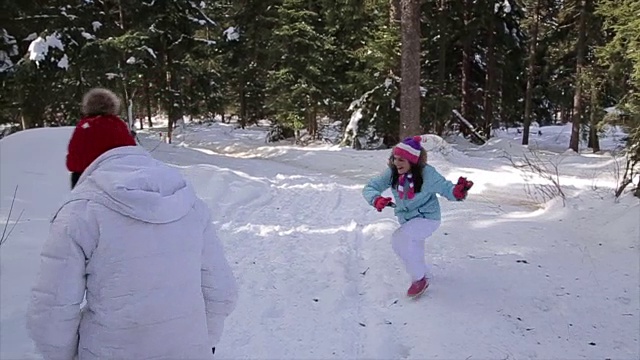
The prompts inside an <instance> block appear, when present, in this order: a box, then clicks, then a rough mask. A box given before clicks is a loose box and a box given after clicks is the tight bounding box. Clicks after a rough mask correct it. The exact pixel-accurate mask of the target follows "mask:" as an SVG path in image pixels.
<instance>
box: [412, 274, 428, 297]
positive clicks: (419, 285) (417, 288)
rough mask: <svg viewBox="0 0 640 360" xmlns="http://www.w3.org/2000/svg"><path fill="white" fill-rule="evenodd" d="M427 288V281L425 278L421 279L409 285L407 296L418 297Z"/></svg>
mask: <svg viewBox="0 0 640 360" xmlns="http://www.w3.org/2000/svg"><path fill="white" fill-rule="evenodd" d="M428 287H429V280H428V279H427V277H426V276H425V277H423V278H422V279H420V280H418V281H414V282H413V283H411V286H410V287H409V290H407V296H409V297H412V298H415V297H418V296H420V295H421V294H422V293H423V292H424V291H425V290H427V288H428Z"/></svg>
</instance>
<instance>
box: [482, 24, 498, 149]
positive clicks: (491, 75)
mask: <svg viewBox="0 0 640 360" xmlns="http://www.w3.org/2000/svg"><path fill="white" fill-rule="evenodd" d="M488 28H489V32H488V34H487V35H488V38H487V74H486V78H485V86H484V87H485V89H484V134H485V137H486V138H487V139H489V138H491V127H492V125H493V93H494V87H495V72H496V46H495V15H494V14H491V16H490V18H489V24H488Z"/></svg>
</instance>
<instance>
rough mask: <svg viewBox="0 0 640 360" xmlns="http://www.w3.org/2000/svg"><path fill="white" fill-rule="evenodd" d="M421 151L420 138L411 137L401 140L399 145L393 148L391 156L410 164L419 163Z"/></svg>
mask: <svg viewBox="0 0 640 360" xmlns="http://www.w3.org/2000/svg"><path fill="white" fill-rule="evenodd" d="M421 151H422V137H421V136H413V137H408V138H406V139H404V140H402V142H401V143H399V144H398V145H396V146H395V147H394V148H393V155H395V156H399V157H402V158H404V159H407V161H409V162H410V163H412V164H417V163H418V162H419V161H420V153H421Z"/></svg>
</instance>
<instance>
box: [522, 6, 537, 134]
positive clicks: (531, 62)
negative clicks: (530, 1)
mask: <svg viewBox="0 0 640 360" xmlns="http://www.w3.org/2000/svg"><path fill="white" fill-rule="evenodd" d="M534 16H535V20H534V22H533V24H532V25H531V27H532V29H531V42H530V43H529V59H528V64H527V90H526V93H525V100H524V129H523V131H522V145H529V130H530V128H531V107H532V105H533V104H532V102H533V77H534V73H535V65H536V52H537V51H538V30H539V28H540V0H538V1H536V9H535V13H534Z"/></svg>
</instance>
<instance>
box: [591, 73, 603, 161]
mask: <svg viewBox="0 0 640 360" xmlns="http://www.w3.org/2000/svg"><path fill="white" fill-rule="evenodd" d="M598 109H599V107H598V87H597V86H596V85H595V84H592V85H591V109H590V111H589V118H590V121H589V147H590V148H591V149H593V152H594V153H597V152H599V151H600V139H598V113H599V111H598Z"/></svg>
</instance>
